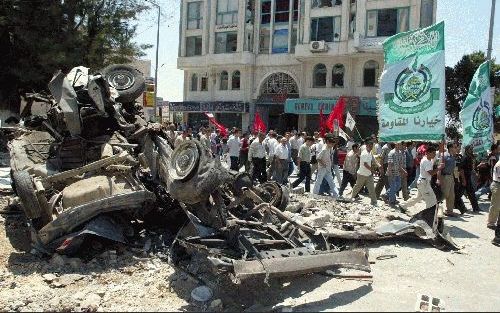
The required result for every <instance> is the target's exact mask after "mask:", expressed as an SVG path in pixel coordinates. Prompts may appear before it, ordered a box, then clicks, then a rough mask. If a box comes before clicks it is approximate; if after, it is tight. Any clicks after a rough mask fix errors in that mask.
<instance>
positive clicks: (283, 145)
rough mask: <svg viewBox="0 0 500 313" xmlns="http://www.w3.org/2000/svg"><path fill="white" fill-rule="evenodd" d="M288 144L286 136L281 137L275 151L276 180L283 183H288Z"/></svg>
mask: <svg viewBox="0 0 500 313" xmlns="http://www.w3.org/2000/svg"><path fill="white" fill-rule="evenodd" d="M287 144H288V140H287V139H286V138H285V137H283V138H281V140H280V144H279V145H277V146H276V149H275V151H274V162H275V171H274V180H276V182H277V183H278V184H281V185H286V184H287V180H288V179H287V177H288V158H289V154H290V152H289V150H288V145H287Z"/></svg>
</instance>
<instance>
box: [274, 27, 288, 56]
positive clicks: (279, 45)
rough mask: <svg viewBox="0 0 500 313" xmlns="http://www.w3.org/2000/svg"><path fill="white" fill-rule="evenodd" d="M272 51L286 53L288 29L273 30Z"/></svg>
mask: <svg viewBox="0 0 500 313" xmlns="http://www.w3.org/2000/svg"><path fill="white" fill-rule="evenodd" d="M273 53H288V29H277V30H275V31H274V35H273Z"/></svg>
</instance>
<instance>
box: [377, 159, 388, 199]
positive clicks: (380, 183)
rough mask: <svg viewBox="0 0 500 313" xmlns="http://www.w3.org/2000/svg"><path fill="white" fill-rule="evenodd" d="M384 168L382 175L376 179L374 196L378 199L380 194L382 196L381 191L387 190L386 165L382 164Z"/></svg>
mask: <svg viewBox="0 0 500 313" xmlns="http://www.w3.org/2000/svg"><path fill="white" fill-rule="evenodd" d="M383 167H384V175H380V176H379V177H378V182H377V186H375V195H376V196H377V198H380V194H382V190H383V189H384V187H385V189H386V190H389V181H388V180H387V176H386V174H387V164H384V165H383Z"/></svg>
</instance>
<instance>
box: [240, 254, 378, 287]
mask: <svg viewBox="0 0 500 313" xmlns="http://www.w3.org/2000/svg"><path fill="white" fill-rule="evenodd" d="M233 266H234V274H235V277H236V278H237V279H239V280H240V281H241V280H245V279H249V278H256V277H266V276H268V277H279V276H293V275H301V274H307V273H317V272H323V271H326V270H329V269H335V268H349V269H357V270H361V271H365V272H370V271H371V269H370V263H369V262H368V259H367V257H366V253H364V252H363V251H341V252H331V253H324V254H317V255H303V256H297V257H284V258H274V259H273V258H271V259H262V260H254V261H243V260H235V261H233Z"/></svg>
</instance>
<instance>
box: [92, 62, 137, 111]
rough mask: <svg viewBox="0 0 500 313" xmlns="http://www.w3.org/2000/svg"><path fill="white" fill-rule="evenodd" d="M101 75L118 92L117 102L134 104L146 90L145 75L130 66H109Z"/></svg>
mask: <svg viewBox="0 0 500 313" xmlns="http://www.w3.org/2000/svg"><path fill="white" fill-rule="evenodd" d="M101 74H102V75H103V76H104V78H105V79H106V81H107V82H108V84H110V85H111V86H112V87H114V88H115V89H116V91H117V92H118V94H119V97H118V98H116V101H117V102H134V101H135V99H137V98H139V97H140V96H141V95H142V93H143V92H144V90H145V89H146V84H145V80H144V75H143V74H142V73H141V72H140V71H139V70H137V69H135V68H133V67H132V66H130V65H125V64H113V65H109V66H107V67H106V68H104V69H103V70H102V71H101Z"/></svg>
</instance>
